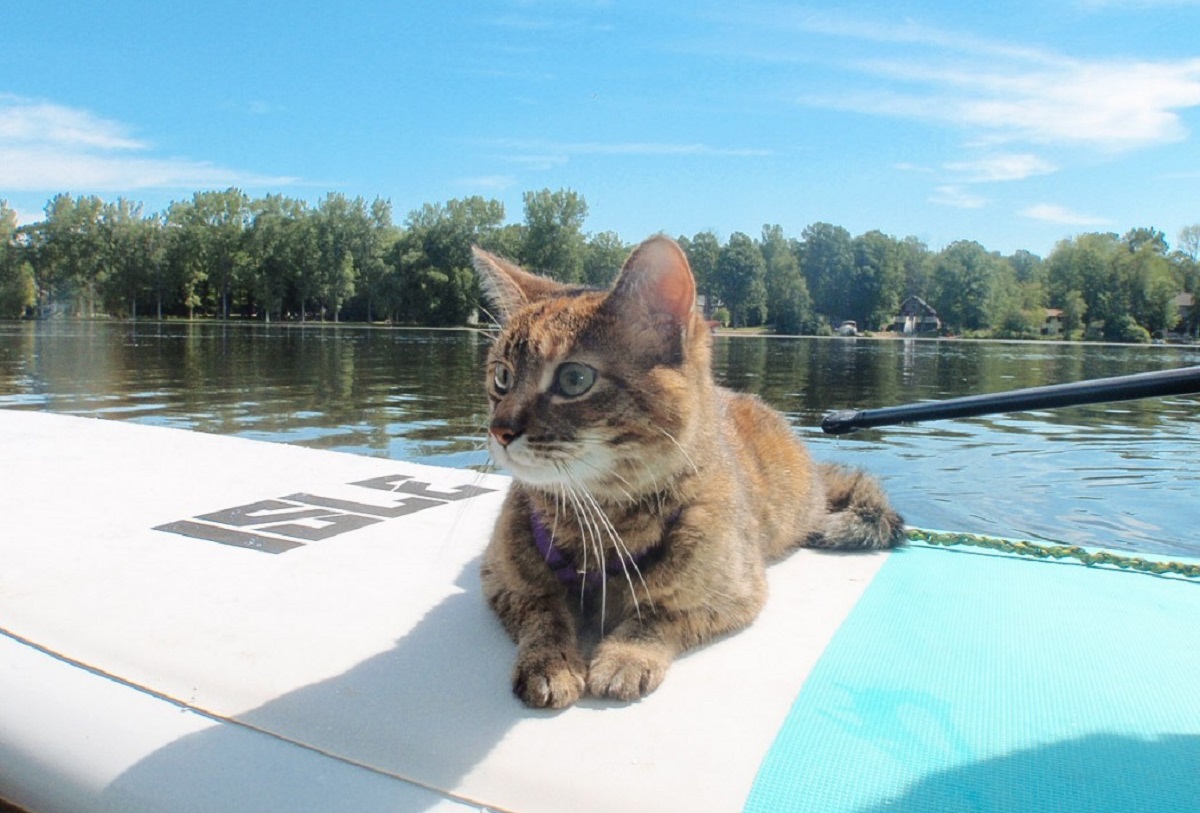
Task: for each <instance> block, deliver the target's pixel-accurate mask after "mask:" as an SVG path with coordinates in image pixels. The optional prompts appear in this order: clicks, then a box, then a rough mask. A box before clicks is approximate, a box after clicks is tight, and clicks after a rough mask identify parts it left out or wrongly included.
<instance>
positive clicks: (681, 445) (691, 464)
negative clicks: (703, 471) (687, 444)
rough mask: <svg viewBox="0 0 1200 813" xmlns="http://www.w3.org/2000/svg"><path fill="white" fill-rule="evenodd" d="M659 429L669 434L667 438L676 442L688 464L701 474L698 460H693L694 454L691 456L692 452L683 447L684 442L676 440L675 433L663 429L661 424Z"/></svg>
mask: <svg viewBox="0 0 1200 813" xmlns="http://www.w3.org/2000/svg"><path fill="white" fill-rule="evenodd" d="M658 431H659V432H662V433H663V434H664V435H666V436H667V440H669V441H671V442H672V443H674V444H675V447H676V448H677V449H679V453H680V454H682V455H683V459H684V460H686V461H687V462H688V465H690V466H691V467H692V471H693V472H694V473H695V474H699V473H700V467H699V466H697V465H696V461H695V460H692V456H691V455H690V454H688V452H687V449H685V448H683V444H682V443H680V442H679V441H678V440H676V439H675V436H674V435H672V434H671V433H670V432H668V431H667V430H666V429H663V428H662V427H661V426H660V427H659V428H658Z"/></svg>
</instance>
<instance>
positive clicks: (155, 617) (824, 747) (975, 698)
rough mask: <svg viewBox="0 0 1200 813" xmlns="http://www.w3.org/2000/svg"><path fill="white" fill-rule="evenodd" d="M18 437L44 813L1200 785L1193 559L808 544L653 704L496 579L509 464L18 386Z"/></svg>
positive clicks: (0, 535)
mask: <svg viewBox="0 0 1200 813" xmlns="http://www.w3.org/2000/svg"><path fill="white" fill-rule="evenodd" d="M0 459H2V460H3V461H4V465H3V468H2V469H0V514H2V516H3V519H2V520H0V522H2V524H0V528H2V530H0V799H4V800H6V801H9V802H11V803H13V804H16V805H18V806H19V807H22V808H24V809H27V810H30V811H34V812H35V813H41V812H42V811H46V812H47V813H49V811H85V810H86V811H215V810H247V811H277V810H278V811H309V810H311V811H329V810H355V811H368V810H389V811H392V810H394V811H417V810H421V811H424V810H429V811H462V810H481V809H482V810H498V811H521V812H522V813H541V812H542V811H563V810H571V811H580V812H581V813H586V811H612V810H621V811H643V810H644V811H663V810H688V811H731V810H752V811H782V810H812V811H822V812H823V813H825V812H828V811H843V810H844V811H871V810H879V811H883V810H922V811H923V810H929V811H934V810H937V811H943V810H979V811H990V810H995V811H1001V810H1072V809H1078V810H1081V809H1087V810H1099V811H1110V810H1111V811H1117V810H1122V811H1124V810H1142V809H1145V810H1156V811H1159V810H1162V811H1172V810H1180V811H1182V810H1195V809H1196V799H1200V785H1198V783H1200V770H1198V766H1200V702H1198V701H1197V700H1196V694H1197V693H1196V692H1195V691H1194V687H1195V676H1196V675H1197V674H1200V648H1197V647H1194V646H1191V645H1190V644H1189V643H1188V642H1189V641H1194V640H1195V629H1194V626H1195V621H1196V619H1197V618H1200V583H1197V582H1196V580H1189V579H1186V578H1178V577H1173V576H1167V577H1154V576H1147V575H1145V574H1142V573H1128V572H1124V571H1118V570H1113V569H1107V568H1088V567H1084V566H1080V565H1072V564H1061V563H1045V562H1037V561H1029V560H1025V559H1019V558H1014V557H1011V556H1007V555H1003V554H990V553H987V554H977V553H964V552H961V551H958V550H943V549H937V548H932V547H927V546H923V545H913V546H910V547H908V548H906V549H902V550H900V551H896V552H892V553H867V554H826V553H821V552H817V551H800V552H799V553H798V554H797V555H795V556H793V557H791V558H789V559H788V560H786V561H785V562H783V563H781V564H779V565H777V566H775V567H773V568H772V570H771V571H770V590H771V595H770V599H769V601H768V604H767V607H766V609H765V611H764V612H763V614H762V615H761V616H760V618H759V619H758V620H757V621H756V622H755V623H754V624H753V625H752V626H751V627H750V628H749V629H747V630H745V631H743V632H741V633H738V634H736V635H732V636H729V637H727V638H724V639H722V640H720V641H717V642H715V643H713V644H712V645H710V646H707V647H704V648H702V649H700V650H697V651H695V652H693V653H689V654H687V655H685V656H684V657H682V658H680V659H679V660H678V661H677V662H676V664H675V665H674V666H673V667H672V669H671V671H670V673H669V674H668V677H667V680H666V681H665V682H664V684H663V685H662V687H661V688H660V689H659V690H658V691H657V692H655V693H654V694H652V695H651V696H650V697H648V698H646V699H644V700H642V701H640V702H637V703H632V704H618V703H612V702H604V701H597V700H585V701H583V702H581V703H580V704H578V705H577V706H575V707H572V708H570V709H567V710H564V711H561V712H546V711H537V710H531V709H527V708H525V707H524V706H523V705H522V704H521V703H520V702H519V701H518V700H517V699H516V698H515V697H513V696H512V694H511V692H510V688H509V681H510V671H511V668H512V661H513V657H514V647H513V644H512V643H511V642H510V641H509V639H508V638H507V637H506V636H505V634H504V632H503V630H502V629H501V628H500V626H499V624H498V622H497V621H496V620H495V618H494V617H493V616H492V615H491V613H490V611H489V610H488V608H487V607H486V605H485V603H484V601H483V599H482V597H481V595H480V589H479V581H478V565H479V557H480V554H481V552H482V549H483V546H484V544H485V543H486V540H487V538H488V536H489V534H490V529H491V525H492V522H493V521H494V519H495V517H496V514H497V512H498V510H499V506H500V503H501V501H502V499H503V496H504V493H505V490H506V488H507V487H508V482H509V481H508V480H507V478H505V477H503V476H498V475H485V474H480V473H477V472H474V471H463V470H455V469H441V468H434V467H429V466H421V465H416V464H411V463H403V462H398V461H393V460H387V459H382V458H371V457H363V456H356V455H349V454H343V453H336V452H327V451H317V450H312V449H307V448H302V447H296V446H287V445H280V444H270V443H264V442H258V441H250V440H244V439H239V438H233V437H223V436H216V435H208V434H201V433H196V432H187V431H182V430H176V429H166V428H161V427H154V426H147V425H142V424H135V423H121V422H116V421H106V420H99V419H91V418H79V417H70V416H62V415H51V414H46V413H37V412H29V411H18V410H0ZM1080 800H1082V803H1081V802H1080ZM1085 803H1086V804H1085Z"/></svg>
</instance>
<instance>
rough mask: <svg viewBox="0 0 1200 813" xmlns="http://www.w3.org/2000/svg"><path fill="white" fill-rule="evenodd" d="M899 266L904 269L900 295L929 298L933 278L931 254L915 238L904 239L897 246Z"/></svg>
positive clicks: (926, 247) (927, 248)
mask: <svg viewBox="0 0 1200 813" xmlns="http://www.w3.org/2000/svg"><path fill="white" fill-rule="evenodd" d="M897 250H898V252H899V254H900V265H901V266H902V267H903V268H904V280H903V282H902V284H901V286H900V287H901V289H902V290H901V295H902V297H906V296H919V297H921V298H922V299H928V298H929V291H930V280H931V279H932V277H933V253H932V252H931V251H930V250H929V247H928V246H926V245H925V244H924V243H923V242H921V241H920V240H918V239H917V238H916V237H905V238H904V239H903V240H901V241H900V244H899V245H898V246H897Z"/></svg>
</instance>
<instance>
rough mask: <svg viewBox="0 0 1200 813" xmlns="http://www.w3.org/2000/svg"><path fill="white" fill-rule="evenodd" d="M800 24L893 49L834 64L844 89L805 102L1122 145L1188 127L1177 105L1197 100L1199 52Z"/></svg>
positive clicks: (1052, 139)
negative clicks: (1083, 54) (1131, 51)
mask: <svg viewBox="0 0 1200 813" xmlns="http://www.w3.org/2000/svg"><path fill="white" fill-rule="evenodd" d="M799 27H800V28H802V29H803V30H804V31H805V32H807V33H816V34H822V35H826V36H838V37H843V38H846V39H849V40H851V41H853V40H860V41H865V42H871V43H885V44H887V46H888V47H889V48H890V49H891V51H892V53H896V54H897V55H895V56H893V55H892V53H889V55H888V56H885V57H872V58H853V57H852V58H850V59H848V60H845V61H841V62H838V63H836V64H834V65H833V67H835V68H836V69H838V70H839V71H840V72H842V73H843V74H844V78H843V80H841V81H842V84H843V85H844V90H840V91H839V90H834V91H822V92H820V93H812V94H807V95H804V96H802V97H801V98H800V101H801V103H803V104H807V105H812V106H819V107H828V108H834V109H842V110H852V111H855V112H859V113H864V114H869V115H886V116H895V117H901V118H909V119H918V120H924V121H932V122H938V123H943V124H950V125H954V126H958V127H961V128H963V129H965V130H967V131H968V132H972V133H974V134H975V135H976V136H977V137H979V138H982V139H984V140H986V141H991V142H993V143H1012V142H1026V143H1035V144H1049V145H1059V146H1067V147H1076V146H1086V147H1089V148H1094V149H1098V150H1104V151H1122V150H1129V149H1135V148H1139V147H1145V146H1150V145H1156V144H1165V143H1171V142H1177V141H1181V140H1183V139H1185V138H1186V137H1187V135H1188V131H1187V128H1186V127H1185V126H1184V123H1183V120H1182V118H1181V116H1180V111H1184V110H1189V109H1192V108H1195V107H1200V58H1189V59H1175V60H1155V59H1116V58H1087V59H1083V58H1074V57H1068V56H1064V55H1062V54H1058V53H1054V52H1052V51H1047V50H1041V49H1035V48H1029V47H1025V46H1020V45H1012V44H1009V43H1005V42H997V41H992V40H987V39H983V38H979V37H974V36H971V35H969V34H961V33H957V32H951V31H942V30H939V29H934V28H929V27H925V26H919V25H914V24H902V25H897V26H883V25H879V24H876V23H873V22H856V21H844V20H842V21H839V20H834V21H830V20H824V21H820V20H818V21H815V22H814V21H813V20H804V21H803V22H801V23H800V24H799ZM864 81H865V82H867V83H868V87H867V89H863V83H864ZM870 85H874V87H870Z"/></svg>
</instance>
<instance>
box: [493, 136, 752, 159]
mask: <svg viewBox="0 0 1200 813" xmlns="http://www.w3.org/2000/svg"><path fill="white" fill-rule="evenodd" d="M487 143H488V144H490V145H492V146H495V147H498V148H502V149H510V150H513V151H516V152H518V153H519V154H530V153H533V154H542V155H545V156H568V157H569V156H576V155H685V156H686V155H700V156H733V157H757V156H766V155H771V154H772V151H771V150H763V149H755V148H744V147H732V148H726V147H712V146H710V145H708V144H699V143H693V144H678V143H669V142H641V141H617V142H601V141H574V142H572V141H543V140H538V139H528V140H525V139H495V140H492V141H489V142H487Z"/></svg>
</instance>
